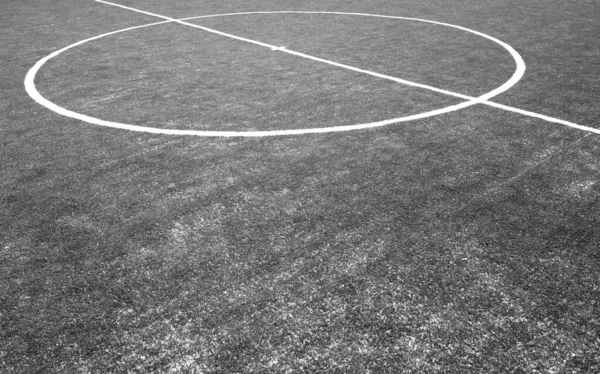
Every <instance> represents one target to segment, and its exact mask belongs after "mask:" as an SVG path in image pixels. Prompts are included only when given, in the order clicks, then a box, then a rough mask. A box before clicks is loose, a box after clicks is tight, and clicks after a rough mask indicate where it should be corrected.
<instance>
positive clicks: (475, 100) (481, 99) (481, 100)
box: [95, 0, 600, 134]
mask: <svg viewBox="0 0 600 374" xmlns="http://www.w3.org/2000/svg"><path fill="white" fill-rule="evenodd" d="M95 1H97V2H99V3H103V4H107V5H112V6H115V7H119V8H123V9H127V10H131V11H133V12H138V13H142V14H146V15H149V16H153V17H158V18H161V19H164V20H167V21H170V22H175V23H179V24H182V25H185V26H190V27H193V28H197V29H200V30H204V31H207V32H210V33H213V34H217V35H221V36H225V37H228V38H232V39H236V40H240V41H243V42H247V43H251V44H256V45H259V46H262V47H266V48H269V49H271V50H273V51H281V52H285V53H288V54H291V55H295V56H298V57H303V58H307V59H310V60H313V61H318V62H322V63H325V64H328V65H332V66H336V67H340V68H343V69H347V70H351V71H355V72H358V73H363V74H368V75H371V76H374V77H378V78H382V79H387V80H391V81H393V82H397V83H401V84H404V85H408V86H412V87H418V88H423V89H427V90H430V91H434V92H438V93H441V94H444V95H448V96H453V97H457V98H461V99H464V100H468V101H469V102H470V103H469V104H470V105H473V104H475V103H479V104H485V105H488V106H491V107H494V108H498V109H502V110H506V111H510V112H514V113H518V114H521V115H524V116H529V117H535V118H539V119H542V120H544V121H547V122H552V123H557V124H561V125H564V126H568V127H572V128H575V129H579V130H583V131H589V132H592V133H595V134H600V129H596V128H593V127H588V126H583V125H578V124H576V123H573V122H569V121H565V120H562V119H559V118H554V117H550V116H546V115H543V114H539V113H535V112H531V111H528V110H523V109H519V108H515V107H511V106H508V105H503V104H499V103H495V102H492V101H488V100H487V99H488V98H490V97H492V96H494V95H496V94H497V93H496V92H497V90H494V91H492V92H490V93H487V94H485V95H483V96H481V97H473V96H469V95H463V94H460V93H457V92H452V91H448V90H444V89H441V88H437V87H433V86H429V85H426V84H421V83H417V82H412V81H408V80H405V79H400V78H397V77H392V76H389V75H385V74H380V73H376V72H374V71H370V70H365V69H360V68H357V67H353V66H350V65H345V64H341V63H338V62H335V61H331V60H326V59H323V58H319V57H315V56H311V55H307V54H305V53H302V52H296V51H293V50H290V49H287V48H285V47H278V46H275V45H271V44H267V43H263V42H260V41H257V40H252V39H248V38H243V37H241V36H237V35H233V34H229V33H225V32H222V31H218V30H214V29H211V28H208V27H204V26H200V25H196V24H193V23H189V22H186V21H184V20H179V19H176V18H171V17H167V16H163V15H160V14H156V13H151V12H147V11H144V10H141V9H136V8H132V7H128V6H125V5H121V4H116V3H112V2H109V1H105V0H95ZM248 13H249V14H251V13H253V12H248ZM256 13H258V12H256ZM290 13H292V12H290ZM314 13H319V12H314ZM331 13H335V12H331ZM349 14H353V13H349ZM356 14H359V13H356ZM379 17H382V18H386V16H379ZM192 18H200V17H191V18H188V19H192ZM389 18H393V17H389ZM429 22H430V23H434V24H440V25H446V26H452V27H455V28H459V29H463V30H467V31H469V32H475V31H474V30H470V29H466V28H464V27H460V26H456V25H449V24H445V23H442V22H435V21H429ZM475 33H476V34H478V35H481V36H483V37H485V38H488V39H493V40H495V41H496V42H499V43H500V44H501V45H503V46H504V47H505V48H507V49H508V50H509V51H510V50H512V47H510V46H509V45H508V44H506V43H504V42H501V41H499V40H497V39H495V38H491V37H490V36H488V35H486V34H483V33H480V32H475ZM511 54H512V53H511ZM517 55H518V54H517ZM513 57H514V55H513ZM522 69H523V71H524V64H523V68H522ZM520 73H521V75H522V73H523V72H520ZM517 75H518V74H517ZM519 78H520V77H519ZM519 78H517V80H518V79H519ZM513 84H514V83H513ZM459 105H460V104H459ZM384 122H385V121H384Z"/></svg>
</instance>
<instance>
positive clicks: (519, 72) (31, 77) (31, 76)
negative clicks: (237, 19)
mask: <svg viewBox="0 0 600 374" xmlns="http://www.w3.org/2000/svg"><path fill="white" fill-rule="evenodd" d="M95 1H97V2H100V3H104V4H107V5H112V6H116V7H120V8H123V9H128V10H132V11H135V12H138V13H142V14H146V15H150V16H154V17H158V18H162V19H164V21H162V22H155V23H151V24H146V25H141V26H135V27H129V28H126V29H121V30H117V31H112V32H109V33H105V34H102V35H98V36H95V37H92V38H88V39H85V40H82V41H79V42H77V43H74V44H71V45H69V46H67V47H65V48H62V49H60V50H58V51H55V52H53V53H52V54H50V55H48V56H46V57H44V58H43V59H41V60H39V61H38V62H37V63H36V64H35V65H34V66H33V67H32V68H31V69H30V70H29V72H28V73H27V75H26V77H25V89H26V91H27V92H28V94H29V95H30V96H31V97H32V98H33V99H34V100H35V101H36V102H38V103H39V104H40V105H42V106H45V107H46V108H48V109H50V110H52V111H54V112H56V113H59V114H61V115H64V116H67V117H71V118H75V119H79V120H82V121H84V122H88V123H91V124H96V125H100V126H107V127H112V128H119V129H125V130H131V131H140V132H149V133H154V134H165V135H195V136H213V137H215V136H217V137H234V136H243V137H263V136H276V135H300V134H310V133H326V132H341V131H350V130H358V129H366V128H374V127H381V126H386V125H389V124H393V123H399V122H406V121H411V120H416V119H422V118H427V117H432V116H436V115H440V114H443V113H449V112H452V111H456V110H459V109H463V108H466V107H469V106H471V105H475V104H485V105H489V106H492V107H495V108H499V109H503V110H507V111H512V112H516V113H519V114H522V115H526V116H531V117H536V118H540V119H543V120H545V121H549V122H554V123H559V124H563V125H565V126H569V127H574V128H577V129H580V130H584V131H589V132H594V133H597V134H600V129H594V128H591V127H587V126H582V125H578V124H575V123H572V122H569V121H564V120H561V119H557V118H553V117H549V116H545V115H542V114H538V113H534V112H529V111H526V110H522V109H518V108H514V107H510V106H507V105H503V104H498V103H494V102H490V101H488V100H489V99H490V98H492V97H494V96H496V95H498V94H500V93H502V92H504V91H506V90H508V89H509V88H511V87H512V86H514V85H515V84H516V83H517V82H518V81H519V80H520V79H521V77H522V76H523V74H524V72H525V62H524V61H523V59H522V58H521V56H520V55H519V53H518V52H517V51H515V50H514V48H512V47H511V46H510V45H508V44H506V43H504V42H502V41H500V40H498V39H496V38H494V37H492V36H489V35H487V34H483V33H481V32H478V31H475V30H471V29H468V28H465V27H462V26H457V25H452V24H447V23H442V22H436V21H429V20H423V19H418V18H407V17H396V16H384V15H374V14H366V13H344V12H310V11H307V12H303V11H272V12H242V13H229V14H217V15H208V16H198V17H188V18H184V19H174V18H171V17H166V16H162V15H158V14H154V13H150V12H146V11H143V10H139V9H135V8H131V7H127V6H124V5H120V4H115V3H111V2H108V1H104V0H95ZM285 13H299V14H339V15H357V16H370V17H379V18H389V19H402V20H411V21H419V22H426V23H432V24H437V25H442V26H447V27H452V28H456V29H460V30H463V31H467V32H470V33H473V34H476V35H479V36H481V37H484V38H486V39H489V40H491V41H493V42H495V43H497V44H499V45H501V46H502V47H503V48H504V49H506V50H507V51H508V52H509V53H510V54H511V56H512V57H513V59H514V60H515V63H516V65H517V68H516V70H515V72H514V73H513V75H512V77H511V78H510V79H509V80H508V81H507V82H505V83H504V84H503V85H501V86H500V87H498V88H496V89H494V90H492V91H490V92H488V93H486V94H484V95H482V96H479V97H471V96H468V95H463V94H460V93H456V92H452V91H447V90H442V89H439V88H436V87H432V86H428V85H424V84H420V83H416V82H411V81H407V80H404V79H400V78H396V77H392V76H388V75H384V74H379V73H376V72H372V71H369V70H364V69H359V68H355V67H352V66H349V65H344V64H340V63H337V62H334V61H330V60H325V59H321V58H319V57H315V56H311V55H307V54H304V53H301V52H296V51H293V50H289V49H287V48H285V47H277V46H274V45H270V44H267V43H262V42H259V41H256V40H252V39H247V38H243V37H239V36H236V35H233V34H228V33H224V32H221V31H218V30H214V29H210V28H207V27H204V26H199V25H196V24H193V23H189V22H186V20H191V19H199V18H208V17H219V16H231V15H244V14H285ZM169 22H175V23H179V24H183V25H186V26H190V27H194V28H198V29H201V30H204V31H207V32H211V33H214V34H218V35H221V36H226V37H229V38H233V39H236V40H240V41H244V42H248V43H252V44H256V45H259V46H262V47H266V48H269V49H271V50H273V51H281V52H284V53H289V54H292V55H296V56H299V57H303V58H307V59H311V60H314V61H318V62H322V63H326V64H329V65H333V66H337V67H341V68H344V69H348V70H352V71H356V72H360V73H364V74H368V75H372V76H375V77H378V78H383V79H387V80H391V81H394V82H397V83H401V84H405V85H409V86H412V87H419V88H423V89H427V90H430V91H434V92H438V93H442V94H445V95H449V96H453V97H458V98H461V99H465V100H467V101H465V102H462V103H460V104H456V105H451V106H448V107H445V108H441V109H437V110H433V111H429V112H424V113H419V114H415V115H411V116H405V117H399V118H394V119H390V120H384V121H379V122H372V123H366V124H359V125H349V126H334V127H325V128H313V129H294V130H273V131H198V130H176V129H159V128H153V127H145V126H135V125H129V124H124V123H119V122H111V121H105V120H102V119H99V118H95V117H91V116H87V115H84V114H81V113H77V112H73V111H70V110H68V109H66V108H63V107H60V106H58V105H56V104H54V103H52V102H51V101H49V100H47V99H46V98H44V97H43V96H42V95H41V94H40V93H39V92H38V91H37V88H36V87H35V83H34V81H35V76H36V74H37V72H38V71H39V69H40V68H41V67H42V66H43V65H44V64H45V63H46V62H47V61H48V60H50V59H52V58H54V57H56V56H58V55H59V54H60V53H62V52H65V51H66V50H68V49H71V48H74V47H77V46H79V45H81V44H84V43H86V42H89V41H92V40H96V39H100V38H103V37H106V36H109V35H114V34H117V33H120V32H126V31H131V30H135V29H139V28H143V27H149V26H156V25H160V24H164V23H169Z"/></svg>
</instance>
